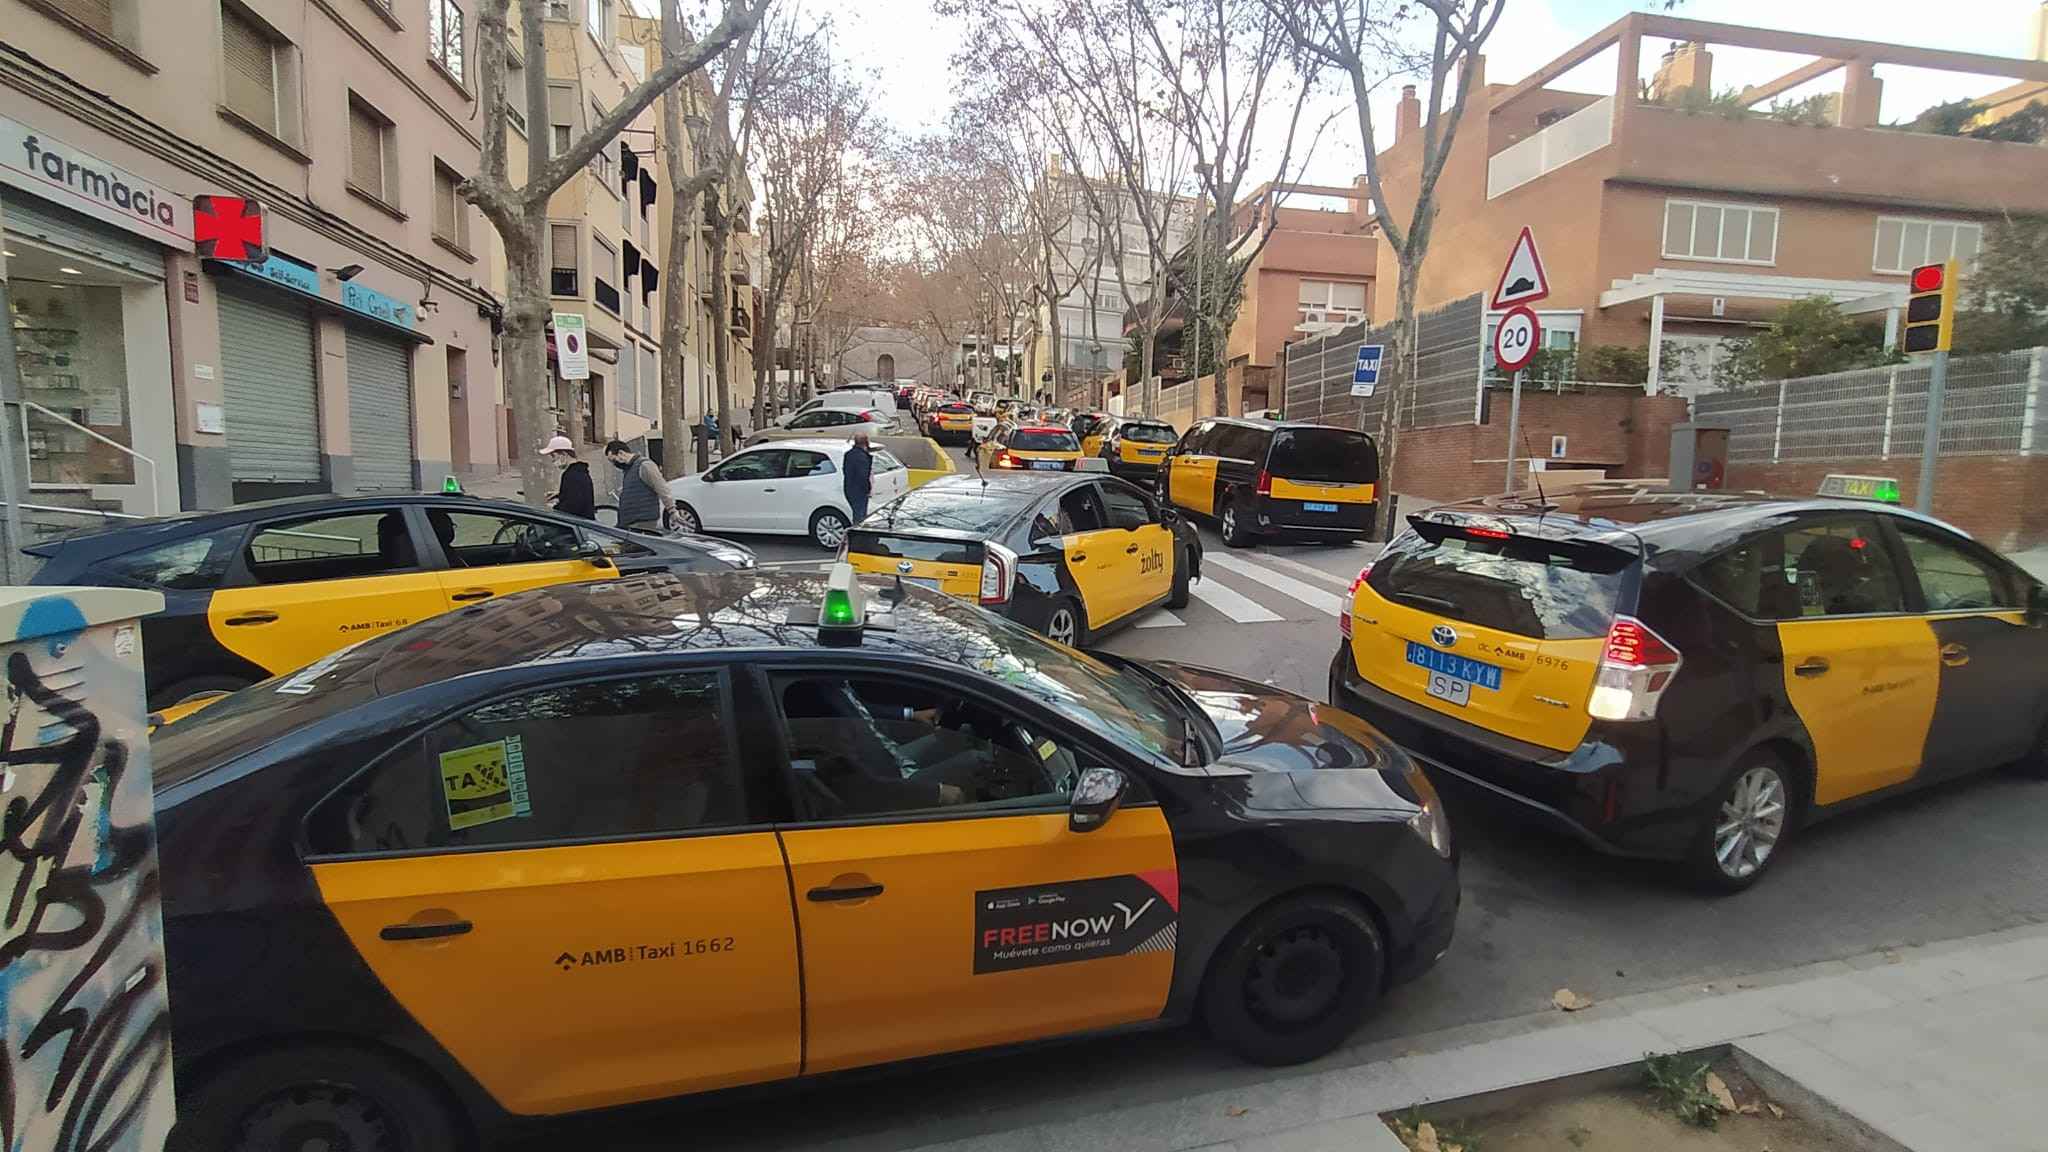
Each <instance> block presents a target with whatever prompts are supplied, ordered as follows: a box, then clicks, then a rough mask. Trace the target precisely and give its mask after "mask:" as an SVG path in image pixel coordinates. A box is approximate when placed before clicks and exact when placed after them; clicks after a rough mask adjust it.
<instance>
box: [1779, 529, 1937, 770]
mask: <svg viewBox="0 0 2048 1152" xmlns="http://www.w3.org/2000/svg"><path fill="white" fill-rule="evenodd" d="M1782 543H1783V559H1782V564H1781V565H1771V564H1767V565H1766V568H1767V572H1766V576H1765V580H1766V581H1767V582H1770V581H1773V580H1776V581H1779V583H1778V584H1774V585H1772V587H1773V592H1772V595H1773V596H1774V597H1775V598H1776V599H1775V605H1773V610H1772V611H1771V614H1772V615H1773V616H1774V617H1775V618H1776V619H1777V620H1778V643H1779V646H1780V648H1781V649H1782V650H1783V653H1784V669H1783V676H1784V684H1785V694H1786V697H1787V699H1789V700H1790V702H1791V704H1792V708H1793V710H1794V711H1796V712H1797V713H1798V714H1799V719H1800V721H1801V723H1802V724H1804V725H1805V728H1806V732H1807V736H1808V738H1809V739H1810V740H1811V741H1812V743H1813V752H1814V766H1813V767H1814V789H1813V791H1814V801H1815V802H1816V803H1819V804H1833V803H1835V802H1837V801H1840V800H1848V799H1851V798H1853V797H1856V796H1861V795H1863V794H1864V793H1866V792H1874V791H1876V790H1878V789H1880V788H1885V787H1889V786H1891V785H1893V784H1899V783H1903V782H1904V781H1907V780H1910V779H1912V778H1913V777H1914V776H1915V775H1917V774H1918V773H1919V771H1920V766H1921V758H1922V750H1923V749H1924V748H1925V746H1926V742H1927V730H1928V726H1929V724H1930V723H1931V722H1932V721H1933V719H1934V700H1935V692H1936V689H1937V688H1938V687H1939V685H1940V680H1941V664H1940V657H1939V654H1938V653H1937V651H1936V649H1937V645H1936V644H1935V641H1934V632H1933V630H1932V629H1931V628H1929V627H1928V622H1927V620H1926V619H1925V618H1924V617H1920V616H1916V615H1909V614H1907V612H1906V605H1905V600H1904V596H1903V594H1902V593H1901V591H1900V588H1899V582H1898V566H1897V565H1896V563H1895V562H1894V560H1893V558H1892V554H1891V549H1890V546H1889V545H1888V544H1887V543H1886V541H1885V538H1884V536H1883V535H1882V534H1881V533H1880V532H1879V531H1878V526H1877V524H1876V523H1875V522H1874V521H1873V520H1871V519H1870V518H1869V517H1862V516H1857V517H1839V518H1833V519H1829V520H1822V521H1815V522H1811V523H1808V524H1804V525H1800V526H1798V527H1796V528H1793V529H1791V530H1789V531H1787V532H1785V533H1783V534H1782ZM1766 603H1767V604H1769V603H1771V602H1770V601H1766Z"/></svg>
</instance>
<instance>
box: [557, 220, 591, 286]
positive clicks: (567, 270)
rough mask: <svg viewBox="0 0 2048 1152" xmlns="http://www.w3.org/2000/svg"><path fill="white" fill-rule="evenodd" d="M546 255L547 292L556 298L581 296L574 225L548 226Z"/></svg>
mask: <svg viewBox="0 0 2048 1152" xmlns="http://www.w3.org/2000/svg"><path fill="white" fill-rule="evenodd" d="M548 253H549V263H550V269H551V274H550V276H549V285H550V287H549V291H550V292H552V293H553V294H554V295H556V296H581V295H583V288H582V283H581V277H579V276H578V275H577V262H576V225H574V224H550V225H548Z"/></svg>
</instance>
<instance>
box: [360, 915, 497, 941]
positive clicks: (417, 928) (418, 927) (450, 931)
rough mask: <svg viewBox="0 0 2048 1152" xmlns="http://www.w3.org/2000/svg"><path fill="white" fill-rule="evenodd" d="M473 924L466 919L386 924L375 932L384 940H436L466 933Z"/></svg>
mask: <svg viewBox="0 0 2048 1152" xmlns="http://www.w3.org/2000/svg"><path fill="white" fill-rule="evenodd" d="M473 927H475V925H473V924H471V923H470V922H469V921H467V920H443V921H441V922H440V923H438V924H386V925H385V926H384V930H383V931H381V932H379V933H377V935H378V936H380V937H382V938H383V939H386V940H438V939H440V938H441V937H443V936H463V935H467V934H468V932H469V930H470V929H471V928H473Z"/></svg>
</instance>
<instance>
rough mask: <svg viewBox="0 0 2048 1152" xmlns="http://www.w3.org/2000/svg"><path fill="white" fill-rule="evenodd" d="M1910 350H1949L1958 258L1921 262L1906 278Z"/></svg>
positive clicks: (1953, 331) (1907, 344)
mask: <svg viewBox="0 0 2048 1152" xmlns="http://www.w3.org/2000/svg"><path fill="white" fill-rule="evenodd" d="M1907 291H1908V292H1909V293H1910V294H1909V295H1908V296H1907V297H1906V336H1905V344H1904V348H1905V350H1906V351H1908V352H1946V351H1948V347H1949V343H1950V341H1951V340H1952V339H1953V338H1954V336H1955V322H1956V262H1955V261H1953V260H1946V261H1943V262H1942V263H1940V264H1922V265H1921V266H1920V267H1918V268H1915V269H1913V274H1912V276H1910V277H1908V278H1907Z"/></svg>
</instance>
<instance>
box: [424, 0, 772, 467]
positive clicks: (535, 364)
mask: <svg viewBox="0 0 2048 1152" xmlns="http://www.w3.org/2000/svg"><path fill="white" fill-rule="evenodd" d="M768 2H769V0H725V7H724V10H723V12H722V13H721V15H720V18H719V21H718V23H717V24H716V25H714V26H713V27H712V28H711V29H710V30H709V31H707V32H706V33H705V34H704V36H703V37H702V38H701V39H699V40H697V41H696V42H695V43H693V44H690V45H687V46H685V47H683V48H682V49H681V50H680V51H677V52H675V53H673V54H667V55H664V57H663V59H662V61H661V65H660V67H658V68H655V69H653V71H652V72H651V73H650V74H649V75H648V77H647V79H646V80H644V81H642V82H641V83H640V84H639V85H637V86H636V87H634V88H633V90H632V91H630V92H628V93H627V94H626V98H625V99H624V100H622V101H620V102H619V104H618V106H617V107H615V108H613V109H611V110H610V111H609V112H607V113H605V115H603V116H602V117H600V118H598V119H597V121H596V122H595V123H593V124H591V125H590V127H589V129H588V130H586V131H585V132H584V133H583V134H582V135H581V136H580V137H578V138H576V139H574V140H571V141H570V142H569V145H568V147H566V148H564V149H562V150H561V151H560V152H559V153H555V154H552V155H551V154H550V153H551V148H550V147H549V145H550V144H551V143H552V141H551V140H550V141H546V142H539V141H537V142H536V143H534V144H533V145H531V146H529V147H528V148H527V153H526V172H525V176H524V178H523V179H522V180H520V181H519V182H518V183H514V182H513V180H512V178H511V176H510V174H509V172H508V168H509V163H508V159H507V150H506V137H507V134H508V132H509V129H510V115H509V113H510V111H511V109H510V105H509V104H508V97H507V94H506V92H505V77H506V63H507V61H508V60H509V59H510V56H511V48H512V44H511V25H510V18H509V11H510V6H511V4H512V3H513V0H480V3H479V4H478V11H477V55H478V57H479V59H480V61H481V69H482V79H481V85H480V87H481V89H482V91H481V107H482V115H483V125H482V128H483V131H482V134H483V151H482V155H481V156H480V157H479V160H478V167H477V171H476V173H475V174H474V175H472V176H471V177H469V178H468V179H467V180H465V181H463V182H462V185H461V193H462V195H463V197H464V198H465V199H467V200H468V201H469V202H470V203H472V204H474V205H476V207H477V211H479V212H481V213H482V214H483V216H484V219H486V220H488V221H490V223H491V227H492V228H494V229H496V230H497V233H498V236H499V239H500V241H501V242H502V243H503V244H504V246H505V295H506V308H505V339H504V344H505V351H504V372H505V391H506V393H507V395H508V397H509V398H510V400H511V402H512V414H513V423H514V426H515V427H516V429H517V434H518V435H521V436H526V437H529V438H531V437H534V436H536V435H538V434H540V433H541V432H542V431H543V430H544V429H545V428H546V425H547V406H546V391H547V379H546V377H547V371H548V368H547V325H548V318H549V317H548V313H549V309H548V297H549V295H550V293H549V285H548V275H547V269H546V268H545V267H544V266H543V263H542V255H543V251H544V247H545V239H546V236H547V211H548V199H549V197H551V196H552V195H553V194H554V192H555V190H556V189H559V188H560V187H562V185H564V184H566V183H568V182H569V179H570V178H571V177H572V176H574V175H575V174H576V173H577V172H578V171H580V170H582V168H583V167H584V166H585V165H587V164H589V163H590V162H591V161H592V160H593V159H595V158H596V156H597V154H598V152H599V151H600V150H601V149H605V148H609V147H611V146H612V142H613V141H614V140H616V139H618V136H619V133H620V132H621V131H622V130H624V129H625V128H626V127H627V126H628V125H630V124H631V123H632V121H633V119H634V118H635V117H637V116H639V115H640V113H642V112H644V111H646V110H647V108H648V107H649V106H650V105H652V104H653V103H654V101H655V100H656V99H657V98H659V97H660V96H661V94H662V93H663V92H665V91H667V90H668V89H670V88H671V87H673V86H674V85H675V84H677V83H678V82H679V81H681V80H682V79H683V78H684V77H685V76H688V75H690V74H691V73H694V72H697V71H699V70H700V69H702V68H703V67H704V66H705V65H706V64H707V63H709V62H710V61H711V60H712V59H713V58H715V57H717V56H718V55H719V54H720V53H722V52H723V51H725V49H726V46H727V45H729V44H731V43H733V42H734V41H735V40H738V39H739V38H740V37H741V36H743V35H745V34H746V33H747V32H748V30H750V29H752V28H753V27H754V26H755V25H756V24H758V23H759V22H760V19H761V14H762V12H763V10H764V9H765V8H766V6H767V4H768ZM517 3H518V5H519V24H520V38H521V55H522V56H523V58H524V59H525V60H526V62H527V67H526V70H525V72H526V92H525V96H524V105H525V109H526V122H527V123H528V124H530V125H534V126H536V128H535V136H536V137H540V135H541V133H540V131H539V128H540V126H544V125H547V124H549V123H550V116H549V114H548V76H547V67H546V60H547V32H546V26H545V19H546V4H545V2H544V0H517ZM520 460H521V469H520V471H521V475H522V477H523V479H524V481H525V489H526V499H527V502H528V503H531V504H533V505H535V506H540V505H541V504H543V503H545V502H546V499H547V491H548V475H547V471H548V462H547V460H546V459H545V458H543V457H542V456H541V455H540V453H539V452H537V451H533V450H530V449H529V450H527V451H524V452H522V453H521V454H520Z"/></svg>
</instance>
